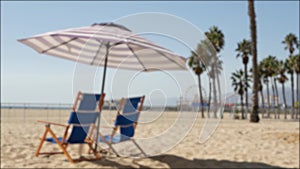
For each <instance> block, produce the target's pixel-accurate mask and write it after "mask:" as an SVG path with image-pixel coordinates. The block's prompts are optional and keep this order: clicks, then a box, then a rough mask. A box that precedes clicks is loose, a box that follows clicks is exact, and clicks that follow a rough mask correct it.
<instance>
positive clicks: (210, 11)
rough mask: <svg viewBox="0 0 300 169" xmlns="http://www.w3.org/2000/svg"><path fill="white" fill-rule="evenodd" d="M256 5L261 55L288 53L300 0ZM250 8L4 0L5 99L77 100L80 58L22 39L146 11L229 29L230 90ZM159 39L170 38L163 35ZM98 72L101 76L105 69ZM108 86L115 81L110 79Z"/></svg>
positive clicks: (224, 52)
mask: <svg viewBox="0 0 300 169" xmlns="http://www.w3.org/2000/svg"><path fill="white" fill-rule="evenodd" d="M255 7H256V14H257V30H258V56H259V59H262V58H263V57H266V56H268V55H275V56H277V57H278V58H279V59H284V58H286V57H287V56H288V52H287V51H285V50H284V45H282V44H281V41H282V40H283V39H284V37H285V35H287V34H288V33H290V32H291V33H294V34H296V36H297V37H299V2H296V1H287V2H285V1H282V2H280V1H274V2H272V1H264V2H256V3H255ZM247 10H248V8H247V1H240V2H234V1H233V2H222V1H212V2H208V1H207V2H206V1H204V2H203V1H198V2H197V1H192V2H177V1H176V2H171V1H166V2H146V1H142V2H100V1H99V2H97V1H92V2H71V1H70V2H58V1H55V2H21V1H17V2H8V1H5V2H1V100H2V102H44V103H45V102H51V103H59V102H60V103H71V102H72V100H73V95H72V90H73V88H72V86H73V78H74V70H75V66H76V65H75V63H74V62H70V61H67V60H63V59H58V58H56V57H50V56H47V55H40V54H38V53H36V52H35V51H34V50H32V49H30V48H29V47H27V46H25V45H23V44H21V43H19V42H17V39H21V38H25V37H29V36H32V35H36V34H40V33H44V32H47V31H54V30H60V29H66V28H73V27H81V26H87V25H91V24H93V23H95V22H111V21H114V20H116V19H118V18H120V17H124V16H127V15H131V14H135V13H141V12H161V13H167V14H171V15H174V16H178V17H180V18H183V19H185V20H187V21H188V22H190V23H192V24H194V25H195V26H196V27H198V28H199V29H200V30H202V31H207V30H208V29H209V27H211V26H213V25H216V26H218V27H219V28H220V29H221V30H222V32H223V33H224V34H225V46H224V49H223V50H222V51H221V53H220V55H221V58H222V60H223V62H224V65H223V68H224V74H225V84H226V92H231V91H232V88H231V87H230V83H231V82H230V79H229V77H230V74H231V72H233V71H235V70H236V69H240V68H243V65H242V62H241V60H240V59H236V57H235V56H236V52H235V48H236V46H237V42H239V41H241V40H242V39H243V38H247V39H249V38H250V31H249V18H248V15H247ZM137 24H138V23H137ZM166 24H167V23H166ZM125 26H126V25H125ZM153 41H155V38H154V39H153ZM155 42H156V43H158V44H164V43H166V42H164V41H163V40H160V39H157V41H155ZM167 48H168V49H170V50H172V51H175V52H177V53H179V54H181V55H183V56H184V57H188V56H189V54H190V53H189V50H187V49H184V48H177V47H174V46H172V45H169V46H167ZM297 52H299V51H297ZM250 64H251V63H250ZM98 71H99V78H100V77H101V76H100V75H101V71H102V69H99V70H98ZM144 84H146V83H144ZM108 85H111V84H110V83H109V82H108ZM140 90H141V91H142V90H143V88H141V89H140ZM173 92H174V91H173Z"/></svg>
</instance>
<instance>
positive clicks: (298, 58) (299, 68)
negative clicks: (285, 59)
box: [294, 54, 300, 118]
mask: <svg viewBox="0 0 300 169" xmlns="http://www.w3.org/2000/svg"><path fill="white" fill-rule="evenodd" d="M294 63H295V65H294V66H295V67H294V70H295V72H296V75H297V80H296V91H297V92H296V93H297V97H296V99H297V103H298V113H297V114H296V118H298V114H300V105H299V104H300V93H299V85H300V84H299V80H300V77H299V76H300V55H299V54H297V55H295V56H294Z"/></svg>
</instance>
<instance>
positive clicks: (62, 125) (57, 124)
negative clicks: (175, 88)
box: [37, 120, 68, 127]
mask: <svg viewBox="0 0 300 169" xmlns="http://www.w3.org/2000/svg"><path fill="white" fill-rule="evenodd" d="M37 122H38V123H45V124H49V125H50V124H51V125H56V126H61V127H68V125H66V124H60V123H54V122H49V121H44V120H38V121H37Z"/></svg>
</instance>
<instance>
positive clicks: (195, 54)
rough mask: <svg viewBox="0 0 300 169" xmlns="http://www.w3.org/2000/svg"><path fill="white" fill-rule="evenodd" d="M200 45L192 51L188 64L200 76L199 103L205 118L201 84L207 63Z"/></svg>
mask: <svg viewBox="0 0 300 169" xmlns="http://www.w3.org/2000/svg"><path fill="white" fill-rule="evenodd" d="M200 52H201V50H200V46H199V45H198V47H197V49H196V51H192V55H191V57H190V58H189V61H188V64H189V66H190V67H191V68H192V69H193V71H194V73H195V74H196V75H197V77H198V85H199V86H198V87H199V95H200V103H201V104H200V105H199V111H200V107H201V114H202V118H204V109H203V96H202V86H201V77H200V76H201V74H202V73H203V72H204V71H205V69H206V68H205V65H204V64H203V62H202V61H201V57H200V56H201V55H200Z"/></svg>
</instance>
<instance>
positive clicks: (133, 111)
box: [98, 96, 145, 155]
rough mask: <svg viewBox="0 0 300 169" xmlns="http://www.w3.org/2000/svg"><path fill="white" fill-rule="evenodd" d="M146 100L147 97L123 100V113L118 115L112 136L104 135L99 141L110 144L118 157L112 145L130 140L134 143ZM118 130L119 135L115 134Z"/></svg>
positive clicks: (120, 108) (121, 108)
mask: <svg viewBox="0 0 300 169" xmlns="http://www.w3.org/2000/svg"><path fill="white" fill-rule="evenodd" d="M144 98H145V96H141V97H133V98H127V99H124V98H123V99H122V100H121V102H120V105H121V106H122V107H119V110H122V113H120V114H117V116H116V119H115V122H114V131H113V133H112V134H111V135H104V136H102V138H100V139H99V140H98V141H100V142H104V143H109V146H110V147H111V148H112V150H113V151H114V152H115V154H117V155H118V153H117V152H116V151H115V150H114V149H113V147H112V146H111V145H112V144H117V143H120V142H124V141H128V140H132V141H134V140H133V137H134V134H135V128H136V125H137V122H138V118H139V115H140V111H141V110H142V107H143V102H144ZM122 102H124V104H122ZM118 112H119V111H118ZM117 128H119V134H115V133H114V132H115V131H116V130H117ZM104 139H105V140H104ZM110 141H111V142H110ZM139 148H140V147H139Z"/></svg>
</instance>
